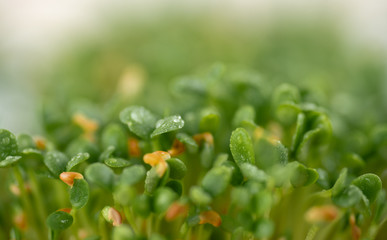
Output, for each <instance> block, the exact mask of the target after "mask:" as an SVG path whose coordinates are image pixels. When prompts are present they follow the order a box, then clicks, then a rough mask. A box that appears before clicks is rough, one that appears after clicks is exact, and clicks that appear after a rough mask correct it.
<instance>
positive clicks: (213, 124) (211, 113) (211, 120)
mask: <svg viewBox="0 0 387 240" xmlns="http://www.w3.org/2000/svg"><path fill="white" fill-rule="evenodd" d="M200 115H201V119H200V124H199V129H200V131H201V132H214V131H216V129H218V127H219V122H220V116H219V113H218V112H217V111H216V110H214V109H211V108H209V109H204V110H203V111H202V112H201V114H200Z"/></svg>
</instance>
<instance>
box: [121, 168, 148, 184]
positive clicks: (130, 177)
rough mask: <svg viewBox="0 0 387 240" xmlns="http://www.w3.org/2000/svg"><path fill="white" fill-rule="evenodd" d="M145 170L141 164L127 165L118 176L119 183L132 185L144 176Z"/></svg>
mask: <svg viewBox="0 0 387 240" xmlns="http://www.w3.org/2000/svg"><path fill="white" fill-rule="evenodd" d="M145 173H146V170H145V168H144V166H142V165H134V166H131V167H127V168H125V169H124V170H123V171H122V174H121V176H120V181H121V184H127V185H133V184H136V183H138V182H139V181H141V180H142V179H143V178H144V177H145Z"/></svg>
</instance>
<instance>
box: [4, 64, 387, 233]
mask: <svg viewBox="0 0 387 240" xmlns="http://www.w3.org/2000/svg"><path fill="white" fill-rule="evenodd" d="M129 79H131V80H130V81H133V78H129ZM169 87H170V91H171V94H172V95H171V96H172V97H173V99H174V101H173V102H174V103H173V105H169V106H167V107H165V108H164V109H158V111H154V110H149V109H148V108H146V107H143V106H139V105H129V106H125V105H127V104H126V102H125V100H123V99H115V98H114V99H111V100H109V101H107V102H106V103H105V104H103V105H101V104H97V103H94V102H87V101H82V102H79V101H74V102H66V103H62V104H60V103H58V102H54V101H53V102H47V103H46V105H45V108H44V111H43V118H42V122H43V125H44V128H45V131H46V135H44V136H43V137H36V136H29V135H27V134H19V135H17V136H15V135H14V134H13V133H11V132H9V131H7V130H5V129H2V130H0V159H1V161H0V166H1V167H2V168H6V169H5V170H2V171H1V174H2V175H3V176H5V177H4V179H5V182H4V183H3V184H4V185H6V186H7V191H6V192H4V193H2V196H1V214H2V215H1V225H2V226H1V231H2V232H1V234H2V235H3V236H4V237H5V236H7V237H8V236H11V238H13V239H47V238H49V239H89V240H90V239H116V240H121V239H152V240H156V239H295V240H297V239H307V240H312V239H315V240H323V239H332V240H333V239H354V240H357V239H375V238H377V237H378V236H379V238H380V237H383V235H384V234H383V222H384V221H385V219H386V192H385V190H384V189H382V181H381V179H380V178H379V177H378V175H381V174H382V171H383V169H384V168H385V163H384V162H385V157H386V156H385V149H386V143H387V127H386V126H385V125H378V124H376V125H374V126H372V127H371V128H367V129H366V128H365V129H363V130H364V131H362V132H361V134H358V135H356V136H357V137H356V138H355V137H347V135H346V134H347V131H345V129H346V125H351V124H352V121H353V120H352V119H346V118H345V117H343V116H342V115H340V113H338V112H335V111H334V108H325V107H323V106H320V105H319V104H318V102H317V101H314V99H316V93H315V92H313V91H310V90H308V89H304V88H301V87H299V86H295V85H290V84H276V83H272V82H270V81H265V80H264V79H262V78H261V77H260V76H258V75H256V74H254V73H251V72H246V71H237V70H226V69H225V67H224V66H223V65H221V64H215V65H213V66H212V67H211V68H210V70H209V71H207V72H205V73H201V74H197V75H191V76H184V77H181V78H177V79H176V80H175V81H173V82H172V83H171V84H170V86H169ZM165 94H169V93H165ZM153 100H154V101H157V99H155V98H153ZM172 106H173V107H172ZM332 123H335V124H337V127H336V128H334V129H338V130H337V132H335V131H332ZM340 129H341V130H342V131H341V132H340ZM343 129H344V130H343ZM356 132H357V133H359V131H356ZM374 173H376V174H377V175H376V174H374ZM380 239H382V238H380Z"/></svg>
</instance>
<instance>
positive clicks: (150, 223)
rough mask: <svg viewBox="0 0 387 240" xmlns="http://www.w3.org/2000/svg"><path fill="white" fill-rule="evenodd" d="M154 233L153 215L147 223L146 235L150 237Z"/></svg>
mask: <svg viewBox="0 0 387 240" xmlns="http://www.w3.org/2000/svg"><path fill="white" fill-rule="evenodd" d="M152 232H153V213H152V214H151V215H150V216H149V217H148V219H147V221H146V233H147V236H148V237H150V236H151V235H152Z"/></svg>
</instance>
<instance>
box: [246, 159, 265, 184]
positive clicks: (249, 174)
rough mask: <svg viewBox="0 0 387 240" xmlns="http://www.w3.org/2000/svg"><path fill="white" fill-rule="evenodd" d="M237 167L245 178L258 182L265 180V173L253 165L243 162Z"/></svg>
mask: <svg viewBox="0 0 387 240" xmlns="http://www.w3.org/2000/svg"><path fill="white" fill-rule="evenodd" d="M239 168H240V169H241V172H242V174H243V176H244V177H245V178H246V179H249V180H254V181H258V182H265V181H266V180H267V175H266V173H265V172H264V171H262V170H260V169H258V168H257V167H256V166H255V165H252V164H250V163H243V164H241V165H240V166H239Z"/></svg>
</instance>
